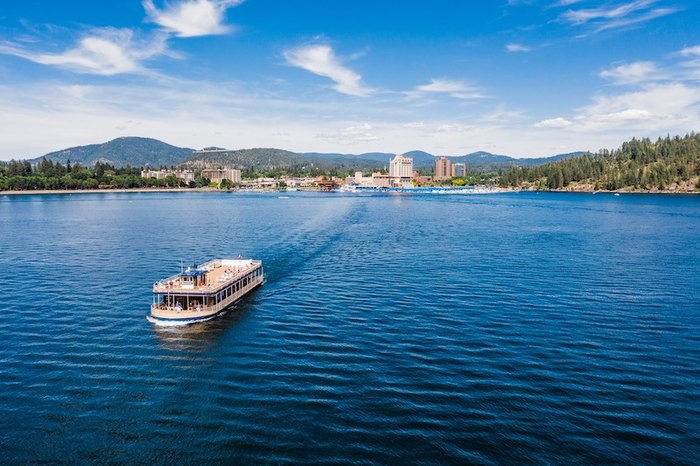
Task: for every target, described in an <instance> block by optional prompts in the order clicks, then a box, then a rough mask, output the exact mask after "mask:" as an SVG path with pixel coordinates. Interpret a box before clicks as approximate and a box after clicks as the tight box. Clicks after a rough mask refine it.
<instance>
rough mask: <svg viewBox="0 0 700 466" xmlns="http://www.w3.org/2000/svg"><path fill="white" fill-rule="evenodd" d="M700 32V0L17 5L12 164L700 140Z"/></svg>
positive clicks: (9, 37) (0, 141)
mask: <svg viewBox="0 0 700 466" xmlns="http://www.w3.org/2000/svg"><path fill="white" fill-rule="evenodd" d="M698 25H700V2H697V1H696V0H489V1H476V0H473V1H472V0H464V1H456V0H404V1H401V2H399V1H393V0H392V1H384V0H372V1H368V0H367V1H366V0H355V1H341V0H335V1H312V0H286V1H284V0H245V1H242V0H118V1H111V0H103V1H100V2H95V1H94V0H91V1H83V0H71V1H69V2H47V1H45V0H22V1H16V0H7V1H5V2H3V5H2V7H0V134H1V135H2V136H1V138H0V160H9V159H12V158H15V159H21V158H28V157H37V156H40V155H43V154H45V153H47V152H51V151H55V150H60V149H64V148H67V147H72V146H78V145H85V144H94V143H101V142H106V141H108V140H111V139H114V138H117V137H121V136H142V137H152V138H156V139H160V140H162V141H164V142H167V143H169V144H173V145H177V146H182V147H190V148H194V149H201V148H203V147H207V146H218V147H225V148H229V149H242V148H253V147H275V148H281V149H287V150H291V151H296V152H341V153H362V152H374V151H381V152H391V153H402V152H406V151H410V150H424V151H427V152H430V153H432V154H436V155H448V156H450V155H463V154H468V153H471V152H476V151H487V152H492V153H496V154H506V155H511V156H516V157H540V156H548V155H554V154H559V153H566V152H573V151H578V150H590V151H597V150H599V149H602V148H609V149H612V148H616V147H619V145H620V144H621V143H622V142H624V141H626V140H629V139H631V138H632V137H637V138H640V137H650V138H657V137H660V136H666V135H667V134H670V135H684V134H686V133H688V132H691V131H698V130H700V27H698Z"/></svg>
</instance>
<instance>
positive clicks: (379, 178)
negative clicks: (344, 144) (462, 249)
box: [141, 154, 467, 191]
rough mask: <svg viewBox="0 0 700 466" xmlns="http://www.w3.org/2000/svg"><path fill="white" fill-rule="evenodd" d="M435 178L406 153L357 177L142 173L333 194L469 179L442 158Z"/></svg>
mask: <svg viewBox="0 0 700 466" xmlns="http://www.w3.org/2000/svg"><path fill="white" fill-rule="evenodd" d="M434 173H435V174H434V176H425V175H421V174H420V173H419V172H418V171H415V170H414V167H413V159H412V158H411V157H407V156H405V155H402V154H397V155H396V156H394V158H393V159H391V161H390V162H389V170H388V172H386V171H374V172H372V173H371V175H368V176H365V175H364V173H363V172H362V171H356V172H355V174H354V175H353V176H347V177H344V178H343V177H338V176H316V177H292V176H281V177H273V178H254V179H243V178H242V176H241V170H239V169H235V168H204V169H202V170H199V171H196V170H187V169H171V170H167V169H161V170H151V169H146V170H142V171H141V177H142V178H146V179H154V180H166V179H173V178H176V179H178V180H181V181H182V182H183V183H184V184H187V185H190V184H192V185H194V184H195V183H196V181H195V180H196V179H198V178H202V179H204V180H209V184H210V187H216V188H241V189H275V188H280V187H284V188H288V189H289V188H291V189H320V190H322V191H330V190H333V189H336V188H340V187H347V188H366V189H371V188H376V189H384V188H412V187H417V186H426V185H428V186H434V185H436V184H437V185H445V184H451V185H453V186H464V185H465V181H464V178H465V177H466V176H467V166H466V164H465V163H452V162H451V161H450V160H449V159H448V158H447V157H439V158H437V159H436V160H435V171H434Z"/></svg>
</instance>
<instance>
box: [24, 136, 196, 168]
mask: <svg viewBox="0 0 700 466" xmlns="http://www.w3.org/2000/svg"><path fill="white" fill-rule="evenodd" d="M191 153H192V149H186V148H182V147H175V146H171V145H170V144H166V143H164V142H161V141H158V140H157V139H151V138H139V137H123V138H117V139H113V140H111V141H109V142H105V143H103V144H90V145H87V146H78V147H71V148H69V149H63V150H60V151H57V152H51V153H49V154H46V155H44V156H42V157H37V158H36V159H34V160H30V162H32V163H39V162H40V161H41V160H42V159H44V158H46V160H51V161H52V162H58V163H61V164H64V165H65V164H66V162H67V161H69V160H70V161H71V163H80V164H81V165H83V166H94V165H95V164H96V163H97V162H101V163H107V164H110V165H113V166H115V167H125V166H127V165H131V166H132V167H143V166H147V165H148V166H151V167H160V166H161V165H165V166H171V165H177V164H178V163H180V162H182V161H183V160H185V159H186V158H187V157H188V156H189V155H190V154H191Z"/></svg>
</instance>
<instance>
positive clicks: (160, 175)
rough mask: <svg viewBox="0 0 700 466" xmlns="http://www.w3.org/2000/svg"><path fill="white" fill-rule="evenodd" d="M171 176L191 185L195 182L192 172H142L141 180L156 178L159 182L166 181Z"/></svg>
mask: <svg viewBox="0 0 700 466" xmlns="http://www.w3.org/2000/svg"><path fill="white" fill-rule="evenodd" d="M169 176H174V177H175V178H180V179H181V180H183V181H185V182H186V183H189V182H190V181H194V172H193V171H191V170H177V171H176V170H142V171H141V178H155V179H157V180H162V179H165V178H167V177H169Z"/></svg>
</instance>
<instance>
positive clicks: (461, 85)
mask: <svg viewBox="0 0 700 466" xmlns="http://www.w3.org/2000/svg"><path fill="white" fill-rule="evenodd" d="M415 93H424V94H425V93H435V94H447V95H449V96H451V97H455V98H457V99H465V100H469V99H481V98H483V97H484V95H483V94H482V93H481V91H480V90H479V89H477V88H476V87H475V86H472V85H470V84H467V83H465V82H463V81H452V80H449V79H432V80H431V81H430V83H429V84H423V85H421V86H418V87H416V88H415V89H414V91H413V94H415Z"/></svg>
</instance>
